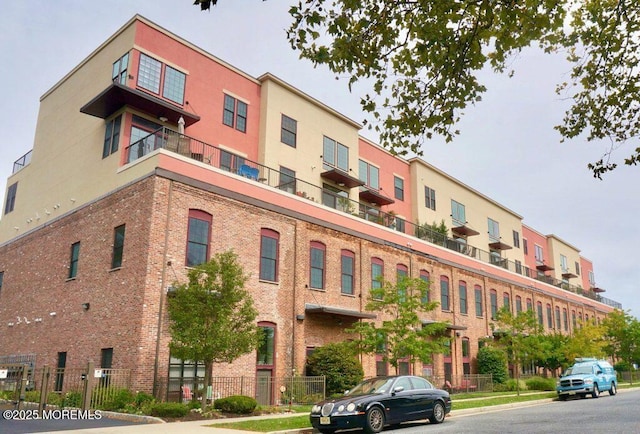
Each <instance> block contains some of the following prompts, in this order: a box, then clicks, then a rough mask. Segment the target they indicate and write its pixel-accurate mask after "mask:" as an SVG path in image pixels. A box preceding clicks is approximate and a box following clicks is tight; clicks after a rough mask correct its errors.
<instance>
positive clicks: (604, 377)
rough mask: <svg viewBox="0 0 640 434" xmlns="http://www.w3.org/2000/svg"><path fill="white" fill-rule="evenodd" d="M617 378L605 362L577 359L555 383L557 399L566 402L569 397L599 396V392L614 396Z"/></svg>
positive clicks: (611, 367) (609, 365)
mask: <svg viewBox="0 0 640 434" xmlns="http://www.w3.org/2000/svg"><path fill="white" fill-rule="evenodd" d="M617 386H618V377H617V376H616V371H615V370H614V369H613V366H611V364H610V363H609V362H607V361H605V360H598V359H592V358H578V359H576V363H575V364H574V365H573V366H572V367H570V368H569V369H567V371H566V372H565V373H564V374H562V376H561V377H560V378H559V379H558V381H557V383H556V391H557V392H558V399H559V400H561V401H564V400H566V399H567V398H568V397H569V396H574V395H575V396H579V397H581V398H584V397H586V396H587V395H591V396H592V397H593V398H597V397H598V396H600V392H604V391H609V394H610V395H615V394H616V393H617V391H618V389H617Z"/></svg>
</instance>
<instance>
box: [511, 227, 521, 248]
mask: <svg viewBox="0 0 640 434" xmlns="http://www.w3.org/2000/svg"><path fill="white" fill-rule="evenodd" d="M513 247H517V248H520V232H518V231H513Z"/></svg>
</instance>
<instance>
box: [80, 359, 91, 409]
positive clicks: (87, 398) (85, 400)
mask: <svg viewBox="0 0 640 434" xmlns="http://www.w3.org/2000/svg"><path fill="white" fill-rule="evenodd" d="M83 376H84V378H83V381H84V389H83V391H82V411H87V410H89V409H90V408H91V391H92V389H93V362H89V363H87V372H86V374H84V375H83Z"/></svg>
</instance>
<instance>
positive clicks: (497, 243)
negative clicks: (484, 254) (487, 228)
mask: <svg viewBox="0 0 640 434" xmlns="http://www.w3.org/2000/svg"><path fill="white" fill-rule="evenodd" d="M489 248H490V249H493V250H509V249H511V248H512V247H511V246H510V245H509V244H505V243H503V242H502V241H495V242H493V243H489Z"/></svg>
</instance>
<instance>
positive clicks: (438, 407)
mask: <svg viewBox="0 0 640 434" xmlns="http://www.w3.org/2000/svg"><path fill="white" fill-rule="evenodd" d="M444 417H445V412H444V405H443V404H442V402H440V401H438V402H436V403H435V404H433V414H432V415H431V417H429V422H431V423H442V422H444Z"/></svg>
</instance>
